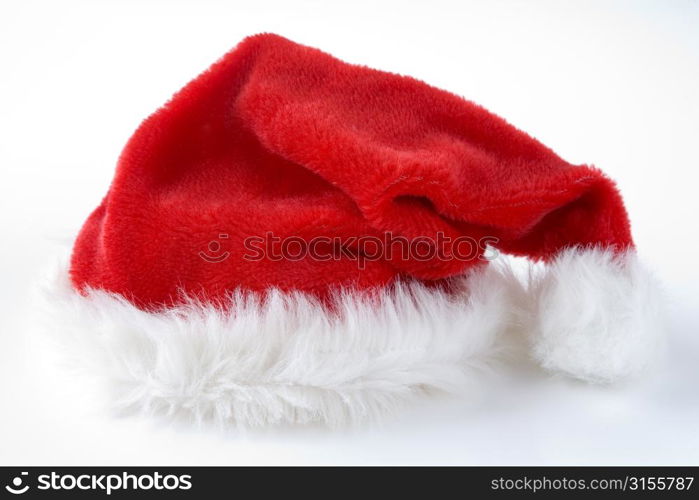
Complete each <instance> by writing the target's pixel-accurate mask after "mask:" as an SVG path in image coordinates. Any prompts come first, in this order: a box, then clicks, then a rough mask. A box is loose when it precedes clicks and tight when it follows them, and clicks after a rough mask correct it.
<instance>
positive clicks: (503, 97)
mask: <svg viewBox="0 0 699 500" xmlns="http://www.w3.org/2000/svg"><path fill="white" fill-rule="evenodd" d="M261 31H272V32H277V33H279V34H281V35H284V36H287V37H289V38H291V39H292V40H295V41H298V42H301V43H304V44H307V45H311V46H316V47H319V48H322V49H323V50H325V51H327V52H330V53H332V54H334V55H336V56H338V57H340V58H342V59H345V60H347V61H349V62H354V63H363V64H366V65H369V66H373V67H377V68H381V69H385V70H390V71H394V72H398V73H404V74H409V75H412V76H415V77H417V78H420V79H423V80H426V81H428V82H429V83H431V84H434V85H437V86H440V87H443V88H446V89H448V90H450V91H453V92H455V93H458V94H460V95H463V96H465V97H467V98H468V99H471V100H473V101H476V102H478V103H480V104H483V105H485V106H486V107H487V108H489V109H490V110H492V111H494V112H496V113H498V114H500V115H502V116H504V117H506V118H507V119H508V120H509V121H510V122H511V123H513V124H514V125H516V126H518V127H520V128H522V129H524V130H526V131H528V132H529V133H531V134H533V135H534V136H535V137H537V138H539V139H540V140H541V141H542V142H544V143H545V144H547V145H549V146H551V147H552V148H554V149H555V150H556V151H557V152H559V153H560V154H561V155H562V156H563V157H564V158H566V159H567V160H569V161H571V162H574V163H594V164H596V165H597V166H599V167H600V168H602V169H603V170H605V171H606V172H607V173H608V174H609V175H610V176H612V177H613V178H615V179H616V180H617V181H618V183H619V186H620V188H621V190H622V192H623V193H624V196H625V198H626V202H627V206H628V209H629V211H630V214H631V218H632V223H633V227H634V235H635V238H636V242H637V244H638V247H639V249H640V253H641V255H642V256H643V258H644V259H645V261H646V262H647V263H649V264H650V265H651V266H652V267H653V268H654V269H655V270H656V271H657V274H658V275H659V276H660V278H661V279H662V280H663V282H664V284H665V287H666V289H667V294H668V297H669V301H670V307H671V314H670V318H669V323H670V324H669V327H670V350H669V354H668V363H667V364H666V365H665V366H663V367H660V368H659V369H658V371H656V372H655V373H653V374H652V375H651V376H649V377H647V378H646V379H644V380H640V381H637V382H635V383H631V384H626V385H622V386H617V387H611V388H604V387H593V386H588V385H584V384H580V383H574V382H570V381H566V380H562V379H552V378H549V377H547V376H545V375H543V374H542V373H540V372H538V371H532V370H529V369H526V370H525V369H512V370H510V371H503V372H497V373H496V374H495V375H492V376H488V377H484V378H483V379H482V380H479V381H477V382H476V387H474V388H472V389H471V390H470V391H469V393H468V396H465V397H463V398H456V399H449V400H440V399H435V400H429V401H426V402H423V403H421V404H419V405H417V406H414V407H412V408H411V409H409V410H408V411H406V412H404V413H402V414H401V415H400V416H399V417H398V418H397V419H396V420H395V421H391V422H389V423H388V424H386V425H384V426H383V427H381V428H371V429H362V430H355V431H346V432H329V431H324V430H320V429H296V430H293V429H292V430H275V431H267V432H263V433H252V434H245V435H241V434H239V433H233V432H228V433H223V432H217V431H212V430H196V429H191V428H182V427H173V426H170V425H167V424H164V423H163V422H159V421H154V420H144V419H139V418H133V417H131V418H116V417H113V416H111V415H109V414H106V413H103V412H100V411H99V410H98V409H96V408H97V407H95V406H94V405H93V404H92V400H91V398H89V397H87V396H85V397H81V395H82V392H81V389H80V387H79V386H70V387H66V386H65V384H63V383H58V381H59V380H61V378H60V374H59V373H58V372H57V371H56V370H55V368H53V367H51V366H49V365H46V364H44V363H42V362H40V358H41V357H40V356H38V355H37V351H36V349H35V347H34V346H33V344H32V342H31V341H30V339H31V338H32V335H31V334H32V330H33V327H32V324H33V320H34V319H35V318H36V317H37V316H39V315H40V312H38V311H36V310H35V309H33V306H32V303H31V302H30V301H29V297H30V296H31V292H32V290H33V289H34V288H35V287H36V282H37V280H38V279H40V278H41V276H42V275H43V274H44V273H45V272H46V269H47V268H48V267H50V266H51V264H52V263H53V262H54V261H55V260H56V258H57V256H59V255H61V254H62V253H63V252H64V251H65V247H66V245H70V242H71V239H72V238H73V237H74V236H75V234H76V233H77V231H78V229H79V228H80V226H81V224H82V222H83V221H84V220H85V218H86V217H87V215H88V213H89V212H90V211H91V210H92V209H93V208H94V207H95V206H96V205H97V204H98V203H99V201H100V199H101V197H102V196H103V195H104V194H105V193H106V190H107V187H108V185H109V182H110V179H111V176H112V173H113V169H114V165H115V162H116V159H117V156H118V154H119V151H120V149H121V148H122V146H123V145H124V143H125V141H126V140H127V138H128V137H129V135H130V134H131V133H132V132H133V130H134V129H135V128H136V126H137V125H138V124H139V122H140V120H142V119H143V118H144V117H145V116H147V115H148V114H149V113H151V112H152V111H154V110H155V109H156V108H157V107H158V106H159V105H161V104H162V103H163V102H164V101H165V100H166V99H167V98H168V97H169V96H170V95H171V94H172V93H173V92H175V91H176V90H177V89H179V88H180V87H181V86H182V85H183V84H185V83H186V82H187V81H188V80H189V79H191V78H193V77H194V76H196V75H197V74H198V73H199V72H200V71H202V70H203V69H205V68H206V67H207V66H208V65H209V64H210V63H212V62H213V61H215V60H216V59H217V58H218V57H220V56H221V55H222V54H223V53H225V52H226V51H227V50H229V49H230V48H231V47H232V46H234V45H235V44H236V43H237V42H238V41H239V40H240V39H242V38H243V37H245V36H246V35H249V34H253V33H257V32H261ZM698 147H699V3H698V2H696V1H690V0H677V1H657V2H643V1H636V2H609V1H606V2H602V1H599V2H582V1H581V2H577V4H575V3H573V2H555V1H552V2H543V1H532V2H507V1H492V2H486V1H482V2H465V1H463V0H462V1H455V2H446V1H438V0H430V1H428V2H410V1H408V0H401V1H396V2H393V1H391V2H388V1H384V2H381V1H378V0H374V1H366V2H365V1H359V0H353V1H351V2H345V3H344V5H341V4H340V3H339V2H327V1H285V2H282V1H280V2H274V3H273V2H269V1H259V0H255V1H252V0H246V1H241V2H235V1H229V2H225V3H223V2H220V3H218V2H206V1H192V2H178V1H168V2H136V1H133V2H131V1H120V2H106V1H101V2H100V1H91V2H87V1H86V2H76V1H63V2H45V3H38V2H34V1H14V2H13V1H3V2H2V3H1V4H0V238H1V239H2V240H1V245H0V464H3V465H10V464H16V465H19V464H44V465H63V464H123V465H129V464H144V465H149V464H150V465H158V464H162V465H165V464H183V465H184V464H201V465H205V464H292V463H293V464H694V465H697V464H699V388H698V387H699V269H698V267H697V264H696V263H697V253H698V252H699V238H698V237H697V222H696V216H697V214H698V213H699V193H698V192H697V181H698V180H699V175H698V174H697V170H698V169H699V161H698V157H699V155H698V153H697V149H698Z"/></svg>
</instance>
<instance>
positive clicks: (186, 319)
mask: <svg viewBox="0 0 699 500" xmlns="http://www.w3.org/2000/svg"><path fill="white" fill-rule="evenodd" d="M513 284H515V283H514V281H511V280H510V281H508V280H507V279H506V278H505V277H504V275H503V274H502V273H501V272H500V271H499V270H497V269H496V268H495V266H487V269H482V270H479V271H477V272H474V273H472V274H471V275H469V276H465V277H461V278H458V279H456V280H455V281H454V283H452V285H453V286H451V287H450V290H449V291H445V290H443V289H438V288H432V287H428V286H426V285H423V284H420V283H410V284H407V283H398V284H396V285H395V286H392V287H391V288H390V289H389V290H386V291H383V292H381V293H379V294H378V295H376V294H375V295H373V296H367V295H366V294H363V295H357V294H352V293H349V292H343V293H338V294H337V295H336V297H335V300H334V302H333V307H331V308H328V307H327V306H326V305H325V304H321V303H318V301H316V300H314V299H312V298H311V297H309V296H306V295H304V294H300V293H283V292H280V291H277V290H270V291H269V293H268V294H267V295H266V297H265V299H264V300H261V299H259V298H256V297H254V296H252V295H249V294H244V293H232V294H231V295H230V297H229V299H228V301H229V302H228V303H226V304H219V305H218V306H213V305H207V304H202V303H199V302H196V301H194V300H192V301H189V302H188V303H187V304H186V305H184V306H180V307H177V308H175V309H169V310H160V311H144V310H142V309H139V308H137V307H136V306H134V305H133V304H132V303H130V302H129V301H128V300H126V299H125V298H123V297H121V296H119V295H115V294H110V293H107V292H104V291H101V290H86V291H84V293H79V292H77V291H75V290H74V289H73V287H72V286H71V284H70V282H69V279H68V274H67V272H66V271H65V269H64V270H62V271H60V272H59V273H58V276H56V278H55V280H54V281H53V283H52V284H51V286H50V287H49V289H48V290H47V299H48V300H47V303H48V307H50V310H51V332H50V334H51V336H52V338H53V339H54V340H56V341H58V342H59V343H60V344H62V346H61V347H62V348H63V349H62V350H63V351H64V352H67V353H69V355H70V364H71V365H72V366H73V367H75V368H78V369H80V370H81V371H82V372H84V373H85V375H86V376H88V377H90V378H91V379H92V380H93V381H96V382H98V383H99V384H100V386H101V387H102V390H103V391H106V392H107V393H108V397H109V400H110V401H112V402H114V404H115V407H116V409H119V410H126V411H130V412H133V411H136V412H147V413H155V414H164V415H172V416H180V417H184V418H187V419H193V420H195V421H204V420H207V421H208V420H213V421H216V422H220V423H233V424H236V425H242V426H246V427H247V426H262V425H268V424H288V423H293V424H298V423H322V424H327V425H330V426H338V425H346V424H351V423H355V422H362V421H367V420H376V419H379V418H381V417H383V416H385V415H386V414H389V413H391V412H392V411H393V410H394V409H395V408H396V407H399V406H401V405H402V404H403V403H405V402H406V401H408V400H410V399H411V398H413V397H415V396H417V395H424V394H429V393H435V392H445V391H446V392H453V391H459V390H461V389H463V388H464V387H465V386H466V385H467V382H468V379H469V375H470V374H471V373H472V372H473V371H474V370H477V369H478V368H479V367H484V366H486V365H487V362H488V360H489V359H492V354H493V351H494V350H495V349H497V348H498V346H500V345H501V343H500V342H498V341H497V339H498V337H500V336H502V335H503V334H504V332H505V331H506V329H507V328H508V326H509V325H510V322H509V320H510V305H509V302H510V301H509V298H508V297H509V293H510V292H509V291H508V290H507V287H508V286H512V285H513Z"/></svg>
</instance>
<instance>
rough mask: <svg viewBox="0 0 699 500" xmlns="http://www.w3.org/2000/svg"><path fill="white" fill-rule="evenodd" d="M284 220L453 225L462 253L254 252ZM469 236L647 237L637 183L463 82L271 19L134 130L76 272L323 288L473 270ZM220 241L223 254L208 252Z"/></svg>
mask: <svg viewBox="0 0 699 500" xmlns="http://www.w3.org/2000/svg"><path fill="white" fill-rule="evenodd" d="M270 232H271V233H273V234H274V235H275V237H278V238H287V237H293V238H300V239H301V240H302V241H305V242H309V241H311V240H313V239H314V238H317V237H330V238H336V237H337V238H340V239H342V240H343V241H345V242H349V241H352V238H362V237H378V238H380V239H382V238H383V236H384V235H385V234H387V233H390V234H391V235H392V236H394V237H401V238H407V239H409V240H417V239H418V238H420V239H423V240H424V239H428V240H430V241H433V242H435V241H438V240H439V239H440V237H439V235H443V236H444V237H445V238H448V239H449V240H448V241H445V244H444V247H443V248H442V249H441V250H442V252H441V253H442V254H443V255H445V256H446V258H442V257H439V256H437V255H435V256H434V257H431V258H412V257H411V258H402V256H396V255H395V254H394V255H393V256H390V252H389V251H388V249H386V248H383V249H381V250H383V251H380V252H378V253H379V258H372V259H368V260H366V266H365V268H364V269H362V270H361V272H358V267H357V262H356V260H354V259H353V258H350V257H348V256H347V255H345V254H343V253H341V252H337V251H336V250H337V249H335V248H330V249H329V250H330V252H329V257H331V258H330V259H317V258H312V257H311V256H305V257H303V258H300V259H275V258H272V256H271V255H270V252H266V253H265V255H263V256H262V258H259V259H255V260H253V259H245V258H243V255H245V254H246V253H247V249H246V248H245V242H246V241H249V238H250V237H259V238H264V237H265V235H266V234H267V233H270ZM221 235H224V236H225V238H222V237H221ZM462 237H469V238H473V239H475V240H480V239H481V238H483V237H490V238H496V239H497V241H498V243H497V246H498V248H499V249H500V250H501V251H503V252H506V253H512V254H517V255H525V256H529V257H533V258H544V259H547V258H550V257H552V256H553V255H555V254H556V252H558V251H559V250H560V249H562V248H564V247H566V246H569V245H577V244H582V245H587V244H602V245H605V246H616V247H618V248H626V247H629V246H631V245H632V244H633V242H632V240H631V233H630V230H629V224H628V219H627V216H626V211H625V209H624V206H623V203H622V200H621V197H620V195H619V193H618V192H617V189H616V187H615V186H614V184H613V182H612V181H611V180H609V179H608V178H607V177H605V176H604V175H603V174H602V173H601V172H600V171H599V170H597V169H595V168H593V167H590V166H585V165H580V166H575V165H571V164H569V163H567V162H566V161H564V160H562V159H561V158H560V157H558V156H557V155H556V154H555V153H553V152H552V151H551V150H550V149H549V148H547V147H546V146H544V145H543V144H541V143H540V142H538V141H536V140H535V139H533V138H531V137H529V136H528V135H527V134H525V133H524V132H522V131H520V130H517V129H516V128H514V127H513V126H511V125H509V124H508V123H507V122H505V120H503V119H502V118H499V117H497V116H495V115H493V114H492V113H490V112H488V111H486V110H485V109H483V108H482V107H480V106H478V105H476V104H474V103H472V102H469V101H466V100H464V99H462V98H460V97H457V96H455V95H453V94H450V93H448V92H445V91H442V90H439V89H436V88H434V87H430V86H429V85H427V84H425V83H422V82H419V81H417V80H415V79H412V78H408V77H403V76H399V75H395V74H390V73H386V72H382V71H377V70H373V69H369V68H366V67H362V66H355V65H350V64H346V63H343V62H342V61H339V60H338V59H335V58H334V57H332V56H330V55H328V54H325V53H323V52H321V51H319V50H316V49H313V48H309V47H305V46H302V45H298V44H296V43H293V42H291V41H289V40H286V39H284V38H282V37H279V36H276V35H259V36H254V37H251V38H248V39H246V40H245V41H243V42H242V43H241V44H240V45H239V46H238V47H236V48H235V49H234V50H233V51H231V52H230V53H228V54H226V55H225V56H224V57H223V58H222V59H221V60H220V61H219V62H217V63H216V64H214V65H213V66H212V67H211V68H210V69H209V70H208V71H206V72H205V73H203V74H202V75H200V76H199V77H197V78H196V79H195V80H193V81H192V82H191V83H189V84H188V85H187V86H186V87H185V88H183V89H182V90H181V91H180V92H179V93H178V94H177V95H176V96H175V97H174V98H173V99H172V100H171V101H170V102H169V103H167V104H166V105H165V106H164V107H162V108H161V109H159V110H157V111H156V112H155V113H154V114H153V115H152V116H150V117H149V118H148V119H147V120H145V121H144V122H143V124H141V126H140V127H139V129H138V130H137V131H136V132H135V133H134V135H133V136H132V137H131V139H130V140H129V142H128V144H127V145H126V147H125V148H124V150H123V152H122V154H121V157H120V158H119V163H118V166H117V169H116V173H115V176H114V180H113V182H112V185H111V187H110V189H109V192H108V193H107V195H106V197H105V198H104V200H103V202H102V204H101V205H100V206H99V207H98V208H97V209H96V210H95V211H94V212H93V213H92V214H91V215H90V217H89V218H88V219H87V221H86V222H85V224H84V226H83V228H82V230H81V232H80V235H79V237H78V239H77V242H76V244H75V247H74V251H73V256H72V265H71V277H72V280H73V283H74V285H75V286H76V287H77V288H78V289H81V288H95V289H103V290H107V291H109V292H114V293H118V294H121V295H123V296H125V297H127V298H128V299H129V300H131V301H132V302H133V303H134V304H136V305H138V306H140V307H142V308H146V309H147V308H151V307H159V306H161V305H173V304H177V303H179V300H180V299H181V298H182V295H181V294H180V293H179V292H180V291H181V290H184V292H185V295H186V296H188V297H192V296H194V297H197V298H200V299H202V300H211V301H217V300H220V299H223V298H225V297H226V296H227V295H228V294H229V293H230V291H231V290H235V289H238V288H242V289H245V290H250V291H264V290H266V289H267V288H269V287H275V288H278V289H280V290H284V291H291V290H299V291H303V292H307V293H312V294H314V295H316V296H322V295H323V294H325V293H326V292H327V291H328V290H329V289H330V288H333V287H336V286H338V285H339V286H343V287H346V288H353V289H357V290H366V289H372V288H376V287H382V286H385V285H387V284H390V283H391V282H393V281H395V280H397V279H402V278H404V277H406V276H407V277H410V278H416V279H421V280H439V279H444V278H449V277H451V276H457V275H459V274H462V273H464V272H466V271H468V270H469V269H471V268H472V267H475V266H477V264H478V262H479V261H478V259H477V258H475V257H477V256H474V258H472V259H456V258H450V256H453V255H454V254H457V253H458V248H457V245H458V243H457V241H458V239H459V238H462ZM207 248H214V249H215V253H213V254H212V255H211V257H212V258H211V259H203V258H200V256H201V255H202V252H206V251H207ZM348 250H349V253H350V254H364V253H365V252H364V249H363V248H362V247H361V246H359V245H356V244H352V243H349V248H348ZM478 250H479V251H480V252H482V251H483V250H484V246H482V247H481V248H479V249H478ZM396 254H400V253H399V252H396ZM226 256H230V257H229V258H224V257H226ZM212 260H213V261H214V262H212Z"/></svg>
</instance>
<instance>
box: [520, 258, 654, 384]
mask: <svg viewBox="0 0 699 500" xmlns="http://www.w3.org/2000/svg"><path fill="white" fill-rule="evenodd" d="M530 294H531V295H530V298H531V299H532V300H533V306H532V309H533V314H532V316H531V319H532V326H531V332H530V333H531V335H532V341H533V354H534V357H535V359H536V360H537V361H538V362H539V363H540V364H541V365H542V366H543V367H544V368H546V369H548V370H552V371H556V372H563V373H565V374H568V375H571V376H573V377H576V378H580V379H584V380H588V381H593V382H612V381H614V380H617V379H620V378H624V377H628V376H632V375H638V374H639V373H640V372H642V371H643V370H644V369H645V368H646V367H647V366H648V365H649V363H650V362H651V361H652V360H653V359H654V358H655V355H656V354H657V353H658V352H659V350H660V349H659V348H660V347H662V339H663V335H662V332H663V321H662V314H661V311H662V300H661V294H660V293H659V286H658V284H657V283H656V281H655V280H654V279H653V277H652V275H651V273H650V272H649V271H648V270H647V269H645V268H644V267H643V265H642V264H641V263H640V262H639V260H638V257H637V255H636V253H635V252H634V251H632V250H630V251H628V252H626V253H623V254H621V255H615V254H614V253H613V252H612V251H610V250H604V249H599V248H589V249H575V248H572V249H568V250H565V251H563V252H562V253H561V254H560V255H559V256H558V257H557V258H556V259H555V260H554V261H553V262H552V263H551V264H550V265H547V266H546V267H545V268H544V270H543V272H542V273H540V274H539V275H537V276H535V277H534V280H533V282H532V284H531V287H530Z"/></svg>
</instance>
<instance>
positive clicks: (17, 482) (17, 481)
mask: <svg viewBox="0 0 699 500" xmlns="http://www.w3.org/2000/svg"><path fill="white" fill-rule="evenodd" d="M27 474H28V473H27V472H22V473H20V475H19V476H17V477H15V478H13V479H12V486H10V485H7V486H5V489H6V490H7V491H9V492H10V493H12V494H13V495H21V494H22V493H26V492H27V490H28V489H29V485H26V486H24V488H23V487H22V480H23V476H26V475H27Z"/></svg>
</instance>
